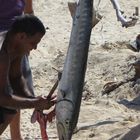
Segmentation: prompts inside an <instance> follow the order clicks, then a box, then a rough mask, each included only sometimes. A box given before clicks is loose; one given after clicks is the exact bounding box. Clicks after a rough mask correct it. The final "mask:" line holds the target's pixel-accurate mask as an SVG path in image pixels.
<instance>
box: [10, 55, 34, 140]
mask: <svg viewBox="0 0 140 140" xmlns="http://www.w3.org/2000/svg"><path fill="white" fill-rule="evenodd" d="M22 72H23V76H24V78H25V79H26V81H27V85H28V87H29V89H30V91H31V93H32V96H34V90H33V82H32V73H31V69H30V65H29V60H28V55H25V56H24V57H23V59H22ZM10 132H11V139H12V140H22V137H21V132H20V110H19V112H18V113H17V114H16V116H15V117H14V119H13V120H12V122H11V124H10Z"/></svg>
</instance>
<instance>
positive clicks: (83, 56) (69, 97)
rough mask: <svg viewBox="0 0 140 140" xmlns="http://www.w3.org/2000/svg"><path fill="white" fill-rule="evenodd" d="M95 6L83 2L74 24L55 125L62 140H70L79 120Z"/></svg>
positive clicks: (78, 7)
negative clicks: (93, 8)
mask: <svg viewBox="0 0 140 140" xmlns="http://www.w3.org/2000/svg"><path fill="white" fill-rule="evenodd" d="M92 5H93V0H80V1H79V4H78V6H77V9H76V14H75V17H74V20H73V26H72V31H71V37H70V43H69V47H68V51H67V55H66V60H65V64H64V68H63V73H62V77H61V80H60V82H59V88H58V95H57V104H56V123H57V130H58V137H59V140H71V138H72V134H73V130H74V128H75V127H76V124H77V121H78V117H79V111H80V105H81V98H82V91H83V84H84V78H85V72H86V65H87V58H88V49H89V41H90V35H91V29H92V7H93V6H92Z"/></svg>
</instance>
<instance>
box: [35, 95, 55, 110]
mask: <svg viewBox="0 0 140 140" xmlns="http://www.w3.org/2000/svg"><path fill="white" fill-rule="evenodd" d="M37 98H38V101H37V104H36V107H35V109H36V110H44V109H50V108H51V107H52V106H54V105H55V104H56V96H49V97H45V96H38V97H37Z"/></svg>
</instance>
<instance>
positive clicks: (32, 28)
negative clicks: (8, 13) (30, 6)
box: [9, 14, 46, 36]
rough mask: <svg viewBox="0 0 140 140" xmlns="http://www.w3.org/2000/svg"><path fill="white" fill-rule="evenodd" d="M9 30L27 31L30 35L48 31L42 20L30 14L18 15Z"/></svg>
mask: <svg viewBox="0 0 140 140" xmlns="http://www.w3.org/2000/svg"><path fill="white" fill-rule="evenodd" d="M9 31H10V32H12V33H19V32H25V33H26V34H27V35H29V36H33V35H35V34H36V33H42V34H43V35H44V34H45V32H46V30H45V27H44V25H43V23H42V22H41V20H40V19H39V18H37V17H36V16H34V15H29V14H25V15H22V16H19V17H17V18H16V20H15V21H14V23H13V24H12V26H11V28H10V30H9Z"/></svg>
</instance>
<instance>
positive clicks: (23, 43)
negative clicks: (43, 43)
mask: <svg viewBox="0 0 140 140" xmlns="http://www.w3.org/2000/svg"><path fill="white" fill-rule="evenodd" d="M42 37H43V35H42V34H41V33H36V34H35V35H33V36H28V35H26V34H25V33H24V34H22V36H21V38H20V41H19V47H18V48H19V51H18V52H19V54H27V53H29V52H30V51H31V50H33V49H36V48H37V44H38V43H39V42H40V40H41V38H42Z"/></svg>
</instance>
